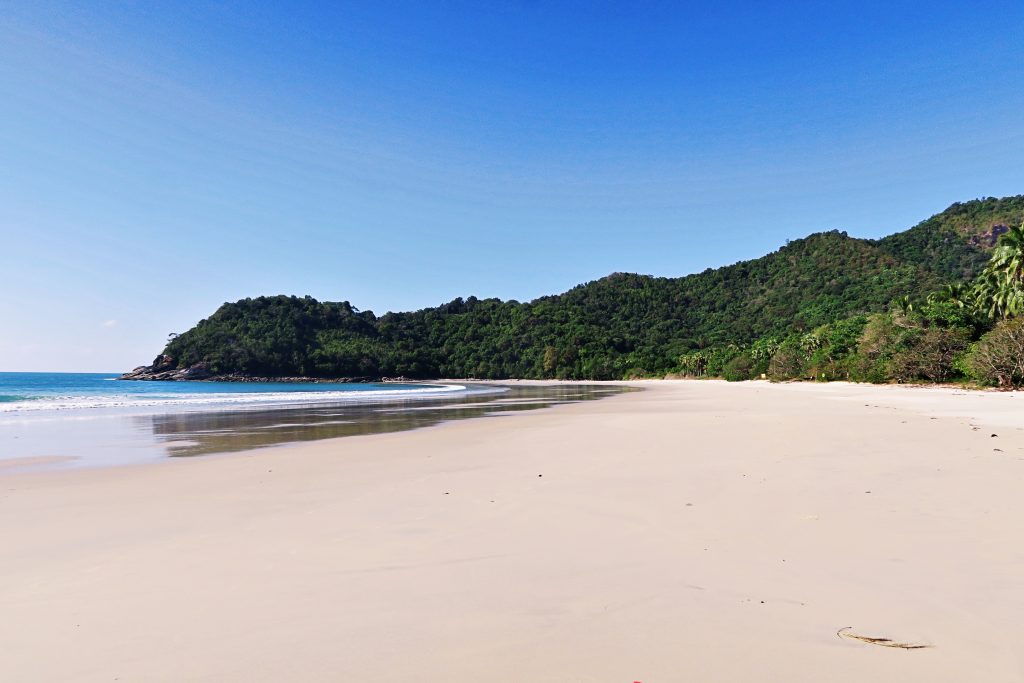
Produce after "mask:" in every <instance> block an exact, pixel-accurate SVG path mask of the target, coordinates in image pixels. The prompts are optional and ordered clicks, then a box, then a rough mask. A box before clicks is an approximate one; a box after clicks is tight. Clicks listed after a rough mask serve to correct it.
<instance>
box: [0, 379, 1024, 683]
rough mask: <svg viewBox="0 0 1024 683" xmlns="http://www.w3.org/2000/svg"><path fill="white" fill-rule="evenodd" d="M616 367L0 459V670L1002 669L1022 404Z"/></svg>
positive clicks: (1012, 636) (182, 675) (1011, 397)
mask: <svg viewBox="0 0 1024 683" xmlns="http://www.w3.org/2000/svg"><path fill="white" fill-rule="evenodd" d="M632 384H634V385H635V386H637V387H641V388H643V389H644V390H643V391H639V392H630V393H623V394H618V395H615V396H611V397H609V398H603V399H601V400H595V401H586V402H581V403H575V404H571V405H558V406H554V407H551V408H545V409H541V410H535V411H530V412H521V413H507V414H503V415H500V416H495V417H488V418H476V419H469V420H463V421H457V422H446V423H442V424H439V425H436V426H432V427H429V428H425V429H418V430H413V431H404V432H396V433H384V434H373V435H368V436H351V437H346V438H341V439H327V440H323V441H316V442H307V443H301V444H295V445H289V446H281V447H275V448H269V449H263V450H255V451H245V452H239V453H231V454H226V455H216V456H207V457H198V458H184V459H164V460H160V461H154V462H148V463H146V464H141V465H136V466H126V467H105V468H94V469H76V470H63V471H50V472H45V471H40V472H18V471H12V472H9V473H0V492H2V493H0V511H2V512H0V534H2V538H3V545H4V549H3V552H2V554H0V613H2V614H3V618H2V619H0V642H3V644H4V645H3V648H2V649H0V679H2V680H10V681H114V680H121V681H282V680H301V681H338V680H353V681H372V682H378V681H379V682H399V681H402V682H408V681H446V682H451V681H458V682H462V681H465V682H467V683H468V682H470V681H473V682H479V681H494V682H499V681H501V682H505V681H531V682H536V681H578V682H583V681H587V682H590V681H594V682H599V681H600V682H604V681H608V682H625V683H630V682H633V681H642V682H643V683H652V682H657V681H684V680H692V681H703V682H708V681H723V682H724V681H779V682H783V681H785V682H788V683H792V682H801V681H807V682H811V681H814V682H819V681H840V682H842V681H851V682H852V681H858V682H859V681H867V680H871V681H929V682H937V681H938V682H942V681H949V682H950V683H952V682H957V683H962V682H963V681H986V682H989V683H992V682H1000V681H1020V680H1024V648H1022V647H1021V644H1020V635H1021V633H1022V631H1024V617H1022V616H1021V612H1022V609H1024V581H1022V580H1021V577H1022V576H1024V546H1022V544H1021V537H1022V533H1024V496H1022V495H1021V492H1022V490H1024V486H1022V484H1024V396H1022V395H1021V394H1020V393H998V392H967V391H962V390H957V389H951V388H927V389H926V388H912V387H897V386H866V385H851V384H842V383H835V384H827V385H825V384H777V385H776V384H769V383H766V382H745V383H724V382H718V381H649V382H636V383H632ZM846 627H849V628H848V629H846ZM843 629H846V630H843ZM851 636H863V637H866V638H885V639H890V641H891V642H886V641H879V642H866V641H865V640H858V639H856V638H853V637H851ZM887 644H888V645H892V644H903V645H908V646H918V645H921V646H926V647H915V648H914V649H908V648H904V647H886V646H885V645H887Z"/></svg>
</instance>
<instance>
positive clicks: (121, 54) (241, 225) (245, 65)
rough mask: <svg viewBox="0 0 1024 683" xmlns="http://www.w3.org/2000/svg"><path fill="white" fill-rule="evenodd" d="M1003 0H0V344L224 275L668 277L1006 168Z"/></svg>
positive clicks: (137, 360)
mask: <svg viewBox="0 0 1024 683" xmlns="http://www.w3.org/2000/svg"><path fill="white" fill-rule="evenodd" d="M1022 35H1024V3H1021V2H1019V0H1018V1H1016V2H976V3H964V2H941V1H935V2H927V3H926V2H913V3H909V2H899V1H890V2H879V3H872V2H867V1H862V2H842V1H838V2H828V3H823V2H818V1H815V2H789V3H783V2H778V3H765V2H715V3H708V2H692V3H691V2H666V3H658V2H621V3H602V2H578V3H572V2H556V1H550V2H539V1H535V0H530V1H521V2H453V1H445V0H439V1H437V2H415V3H404V2H387V3H382V2H360V3H346V2H335V3H304V2H300V1H293V2H287V3H285V2H280V3H269V2H254V1H250V2H237V3H236V2H210V1H207V2H198V3H188V2H114V1H111V2H96V3H70V2H69V3H61V2H46V1H45V0H33V1H32V2H17V1H15V2H5V3H4V4H3V5H2V9H0V370H2V371H109V372H114V371H123V370H127V369H130V368H131V367H134V366H136V365H141V364H143V363H148V362H149V361H150V360H152V358H153V357H154V356H155V355H156V354H157V353H158V352H159V351H160V350H161V349H162V347H163V344H164V343H165V342H166V339H167V335H168V333H171V332H183V331H184V330H186V329H188V328H189V327H191V326H192V325H193V324H195V323H196V322H197V321H198V320H200V319H201V318H203V317H206V316H208V315H209V314H211V313H212V312H213V311H214V310H216V308H217V307H218V306H219V305H220V304H222V303H223V302H225V301H234V300H237V299H240V298H244V297H247V296H258V295H261V294H296V295H305V294H310V295H312V296H314V297H316V298H318V299H321V300H330V301H339V300H347V301H350V302H352V304H353V305H355V306H357V307H358V308H360V309H363V310H367V309H369V310H373V311H374V312H376V313H377V314H381V313H384V312H386V311H389V310H392V311H401V310H414V309H418V308H423V307H426V306H434V305H437V304H440V303H444V302H447V301H450V300H452V299H454V298H456V297H459V296H463V297H465V296H469V295H475V296H478V297H481V298H483V297H500V298H503V299H510V298H511V299H517V300H520V301H526V300H530V299H533V298H535V297H538V296H541V295H544V294H553V293H558V292H562V291H565V290H567V289H569V288H571V287H573V286H575V285H577V284H579V283H582V282H587V281H590V280H594V279H597V278H600V277H603V276H604V275H607V274H609V273H612V272H617V271H619V272H640V273H648V274H653V275H662V276H679V275H684V274H687V273H692V272H699V271H701V270H704V269H705V268H709V267H717V266H720V265H725V264H729V263H734V262H736V261H738V260H742V259H748V258H755V257H758V256H761V255H763V254H765V253H768V252H771V251H773V250H775V249H777V248H779V247H780V246H781V245H782V244H784V243H785V241H786V240H787V239H793V238H798V237H802V236H804V235H807V234H809V233H811V232H817V231H821V230H829V229H833V228H838V229H842V230H846V231H848V232H849V233H850V234H852V235H855V236H860V237H880V236H882V235H885V234H889V233H892V232H895V231H898V230H903V229H906V228H908V227H910V226H912V225H914V224H916V223H917V222H919V221H921V220H923V219H925V218H927V217H928V216H930V215H932V214H934V213H937V212H939V211H941V210H942V209H944V208H945V207H946V206H948V205H949V204H951V203H952V202H954V201H963V200H968V199H973V198H977V197H984V196H1005V195H1012V194H1020V193H1022V192H1024V164H1022V163H1021V159H1022V158H1024V48H1022V47H1021V36H1022Z"/></svg>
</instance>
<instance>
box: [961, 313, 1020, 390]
mask: <svg viewBox="0 0 1024 683" xmlns="http://www.w3.org/2000/svg"><path fill="white" fill-rule="evenodd" d="M964 365H965V366H966V367H967V369H968V370H969V371H970V373H971V375H972V376H973V377H974V378H975V379H977V380H978V381H979V382H983V383H985V384H992V385H996V386H999V387H1002V388H1005V389H1010V388H1013V387H1019V386H1021V385H1024V318H1011V319H1008V320H1002V321H1000V322H999V323H997V324H996V326H995V327H994V328H993V329H992V331H991V332H989V333H988V334H986V335H985V336H983V337H982V338H981V339H980V340H979V341H978V343H977V344H975V345H974V348H973V349H972V350H971V352H970V353H969V354H968V355H967V357H966V358H965V359H964Z"/></svg>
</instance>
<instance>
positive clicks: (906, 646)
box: [836, 626, 931, 650]
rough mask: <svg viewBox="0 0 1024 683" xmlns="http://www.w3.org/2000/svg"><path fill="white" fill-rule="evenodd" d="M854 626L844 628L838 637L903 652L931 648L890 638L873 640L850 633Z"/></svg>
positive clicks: (840, 630) (837, 633)
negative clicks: (893, 648) (898, 641)
mask: <svg viewBox="0 0 1024 683" xmlns="http://www.w3.org/2000/svg"><path fill="white" fill-rule="evenodd" d="M851 628H853V627H852V626H844V627H842V628H841V629H839V630H838V631H836V635H837V636H838V637H840V638H849V639H851V640H859V641H861V642H862V643H869V644H871V645H881V646H882V647H895V648H899V649H901V650H924V649H926V648H930V647H931V645H921V644H919V643H897V642H896V641H894V640H892V639H890V638H872V637H871V636H861V635H857V634H856V633H850V629H851Z"/></svg>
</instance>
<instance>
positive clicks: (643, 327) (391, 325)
mask: <svg viewBox="0 0 1024 683" xmlns="http://www.w3.org/2000/svg"><path fill="white" fill-rule="evenodd" d="M1022 221H1024V196H1015V197H1007V198H1003V199H995V198H987V199H981V200H975V201H970V202H964V203H957V204H954V205H952V206H951V207H949V208H948V209H946V210H945V211H943V212H942V213H940V214H937V215H935V216H933V217H931V218H929V219H928V220H926V221H923V222H922V223H920V224H918V225H917V226H915V227H913V228H911V229H909V230H906V231H904V232H900V233H896V234H894V235H891V236H889V237H886V238H883V239H880V240H864V239H857V238H853V237H850V236H848V235H847V234H846V233H844V232H839V231H831V232H824V233H818V234H814V235H810V236H809V237H806V238H803V239H798V240H794V241H792V242H789V243H787V244H786V245H785V246H784V247H782V248H781V249H779V250H778V251H776V252H774V253H771V254H768V255H766V256H764V257H761V258H758V259H754V260H751V261H744V262H740V263H736V264H734V265H730V266H725V267H722V268H717V269H714V270H711V269H709V270H706V271H704V272H702V273H697V274H694V275H688V276H685V277H680V278H661V277H650V276H646V275H635V274H628V273H615V274H612V275H609V276H607V277H605V278H602V279H600V280H596V281H594V282H589V283H587V284H583V285H580V286H578V287H575V288H573V289H572V290H570V291H568V292H565V293H564V294H559V295H555V296H547V297H542V298H540V299H537V300H535V301H531V302H528V303H520V302H517V301H501V300H498V299H483V300H481V299H477V298H476V297H469V298H467V299H461V298H459V299H456V300H454V301H451V302H449V303H446V304H443V305H441V306H437V307H435V308H428V309H423V310H420V311H415V312H410V313H388V314H386V315H382V316H380V317H378V316H376V315H374V314H373V313H372V312H370V311H359V310H358V309H356V308H355V307H353V306H352V305H351V304H349V303H348V302H341V303H330V302H319V301H317V300H315V299H313V298H311V297H290V296H270V297H257V298H251V299H243V300H241V301H237V302H235V303H226V304H224V305H223V306H221V307H220V308H219V309H218V310H217V311H216V312H215V313H214V314H213V315H212V316H210V317H209V318H207V319H205V320H202V321H200V322H199V323H198V324H197V325H196V326H195V327H193V328H192V329H190V330H188V331H187V332H185V333H183V334H181V335H179V336H174V338H172V339H171V341H170V342H169V343H168V345H167V347H166V349H165V351H164V353H165V354H166V355H168V356H170V357H172V358H173V359H174V361H173V362H174V363H175V364H176V365H177V366H178V367H182V368H184V367H190V366H194V365H196V364H200V363H202V364H205V365H206V366H207V367H208V368H209V369H210V370H211V371H212V372H214V373H217V374H230V373H239V374H248V375H255V376H270V377H273V376H309V377H323V378H329V377H353V376H355V377H377V376H405V377H410V378H437V377H476V378H481V379H503V378H510V377H520V378H562V379H621V378H624V377H634V376H662V375H665V374H668V373H677V374H682V375H688V376H696V377H706V376H722V377H726V378H727V379H748V378H753V377H759V376H761V375H764V376H766V377H771V378H776V379H785V378H814V379H838V378H843V379H854V380H866V381H949V380H959V379H970V380H974V381H977V382H980V383H984V384H1000V385H1004V386H1008V385H1015V384H1019V383H1020V382H1021V381H1024V370H1022V369H1021V368H1020V367H1019V363H1020V362H1021V358H1022V354H1021V353H1020V345H1021V344H1022V343H1024V330H1022V322H1021V319H1020V318H1018V317H1017V316H1018V315H1019V314H1020V313H1021V312H1022V310H1024V305H1022V302H1024V296H1022V291H1024V285H1022V272H1024V270H1022V264H1024V257H1022V255H1024V231H1022V230H1021V228H1019V227H1017V226H1020V225H1021V223H1022ZM1014 344H1017V345H1018V346H1017V347H1013V345H1014ZM1013 348H1017V349H1018V350H1017V351H1013ZM1014 353H1016V356H1014ZM1014 359H1016V361H1017V362H1018V367H1014V366H1013V363H1014Z"/></svg>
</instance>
